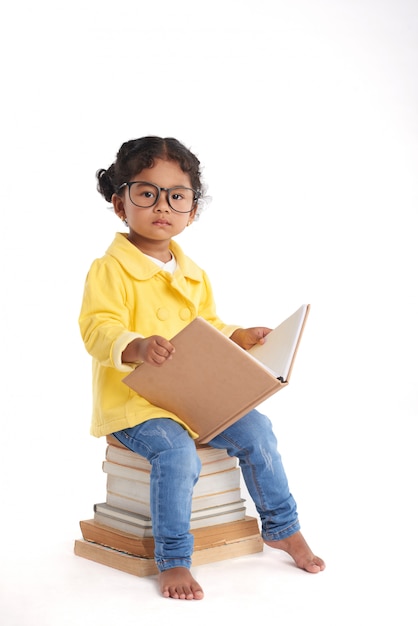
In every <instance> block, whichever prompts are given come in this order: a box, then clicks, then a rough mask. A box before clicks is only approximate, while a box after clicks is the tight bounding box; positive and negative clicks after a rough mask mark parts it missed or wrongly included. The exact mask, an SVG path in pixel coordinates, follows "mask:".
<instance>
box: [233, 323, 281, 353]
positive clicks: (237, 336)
mask: <svg viewBox="0 0 418 626" xmlns="http://www.w3.org/2000/svg"><path fill="white" fill-rule="evenodd" d="M270 332H271V328H265V326H255V327H254V328H237V330H235V331H234V332H233V333H232V335H231V337H230V338H231V339H232V341H235V343H237V344H238V345H239V346H240V347H241V348H244V350H249V349H250V348H252V347H253V346H255V345H256V344H258V343H259V344H263V343H264V337H265V336H266V335H268V334H269V333H270Z"/></svg>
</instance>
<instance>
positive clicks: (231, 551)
mask: <svg viewBox="0 0 418 626" xmlns="http://www.w3.org/2000/svg"><path fill="white" fill-rule="evenodd" d="M263 545H264V544H263V540H262V538H261V536H260V534H257V535H254V536H252V537H245V538H244V539H238V540H236V541H231V542H230V543H226V544H224V545H220V546H214V547H212V548H206V549H205V550H198V551H196V552H194V554H193V556H192V565H193V566H194V567H196V566H198V565H205V564H206V563H214V562H216V561H224V560H226V559H232V558H236V557H239V556H244V555H248V554H255V553H257V552H262V551H263ZM74 553H75V554H76V555H77V556H81V557H83V558H85V559H89V560H90V561H95V562H96V563H101V564H102V565H107V566H108V567H113V568H115V569H118V570H120V571H122V572H126V573H128V574H133V575H134V576H141V577H143V576H152V575H154V574H157V573H158V569H157V566H156V565H155V562H154V560H153V559H143V558H141V557H139V556H133V555H132V554H127V553H125V552H119V551H117V550H114V549H113V548H107V547H105V546H102V545H100V544H98V543H93V542H91V541H85V540H84V539H76V541H75V543H74Z"/></svg>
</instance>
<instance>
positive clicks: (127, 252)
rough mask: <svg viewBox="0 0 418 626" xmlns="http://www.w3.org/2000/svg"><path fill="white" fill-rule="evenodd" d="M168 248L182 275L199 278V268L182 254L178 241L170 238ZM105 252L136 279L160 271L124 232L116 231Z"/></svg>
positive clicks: (142, 278)
mask: <svg viewBox="0 0 418 626" xmlns="http://www.w3.org/2000/svg"><path fill="white" fill-rule="evenodd" d="M170 250H171V252H172V253H173V255H174V256H175V258H176V261H177V269H179V268H180V270H181V272H182V274H183V275H184V276H187V277H188V278H191V279H192V280H201V277H202V270H201V268H200V267H199V266H198V265H196V263H194V262H193V261H192V260H191V259H190V258H189V257H188V256H186V255H185V254H184V252H183V250H182V249H181V247H180V246H179V245H178V243H176V242H175V241H173V240H172V241H171V242H170ZM106 254H108V255H109V256H111V257H113V258H114V259H116V261H118V263H120V264H121V265H122V266H123V267H124V268H125V270H126V271H127V272H128V273H129V274H130V275H131V276H132V277H133V278H135V279H137V280H147V279H148V278H150V277H151V276H153V275H154V274H157V273H158V272H160V271H161V269H160V268H159V267H158V266H157V265H156V264H155V263H153V262H152V261H151V260H150V259H149V258H148V257H147V256H146V255H145V254H143V253H142V252H141V251H140V250H138V248H137V247H136V246H134V245H133V244H132V243H131V242H130V241H129V240H128V235H127V234H126V233H116V235H115V238H114V240H113V242H112V243H111V244H110V246H109V248H108V249H107V250H106ZM176 271H177V270H176Z"/></svg>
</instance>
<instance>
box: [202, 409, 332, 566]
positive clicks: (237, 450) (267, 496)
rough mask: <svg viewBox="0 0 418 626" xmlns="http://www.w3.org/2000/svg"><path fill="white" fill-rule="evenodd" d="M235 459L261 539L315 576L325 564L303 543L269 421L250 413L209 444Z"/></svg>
mask: <svg viewBox="0 0 418 626" xmlns="http://www.w3.org/2000/svg"><path fill="white" fill-rule="evenodd" d="M209 445H210V446H212V447H214V448H225V449H226V450H227V452H228V454H229V455H230V456H236V457H237V458H238V459H239V464H240V467H241V470H242V474H243V477H244V480H245V484H246V486H247V489H248V491H249V493H250V495H251V497H252V499H253V501H254V504H255V506H256V509H257V511H258V513H259V515H260V519H261V525H262V537H263V539H264V541H265V543H266V544H267V545H269V546H270V547H273V548H278V549H281V550H284V551H286V552H287V553H288V554H290V556H291V557H292V558H293V559H294V561H295V562H296V565H297V566H298V567H301V568H302V569H305V570H306V571H308V572H311V573H316V572H319V571H321V570H322V569H324V567H325V564H324V562H323V561H322V559H320V558H319V557H316V556H315V555H314V554H313V553H312V551H311V550H310V548H309V546H308V544H307V543H306V541H305V540H304V538H303V536H302V534H301V532H300V525H299V520H298V515H297V508H296V502H295V500H294V498H293V496H292V494H291V493H290V491H289V486H288V481H287V477H286V473H285V471H284V467H283V464H282V460H281V457H280V454H279V452H278V450H277V440H276V437H275V435H274V433H273V430H272V426H271V422H270V420H269V419H268V418H267V417H266V416H265V415H263V414H261V413H259V412H258V411H256V410H253V411H251V412H250V413H248V414H247V415H245V416H244V417H243V418H241V419H240V420H238V422H236V423H235V424H233V425H232V426H230V427H229V428H227V429H226V430H225V431H224V432H223V433H221V434H220V435H217V436H216V437H214V439H212V440H211V441H210V442H209Z"/></svg>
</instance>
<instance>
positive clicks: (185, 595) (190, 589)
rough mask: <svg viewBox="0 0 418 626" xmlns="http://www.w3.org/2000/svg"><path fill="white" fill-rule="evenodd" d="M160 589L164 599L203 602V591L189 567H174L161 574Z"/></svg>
mask: <svg viewBox="0 0 418 626" xmlns="http://www.w3.org/2000/svg"><path fill="white" fill-rule="evenodd" d="M159 581H160V589H161V593H162V595H163V596H164V598H175V599H176V600H201V599H202V598H203V596H204V593H203V589H202V587H201V586H200V585H199V583H198V582H196V581H195V579H194V578H193V576H192V575H191V573H190V570H188V569H187V567H173V568H172V569H167V570H165V572H160V574H159Z"/></svg>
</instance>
